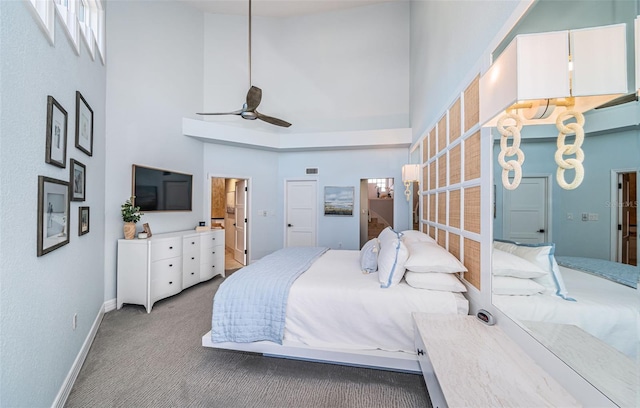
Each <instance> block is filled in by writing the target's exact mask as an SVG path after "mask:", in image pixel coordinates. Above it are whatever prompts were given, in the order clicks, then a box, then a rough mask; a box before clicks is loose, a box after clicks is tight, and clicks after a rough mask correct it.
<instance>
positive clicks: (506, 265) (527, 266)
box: [492, 248, 549, 279]
mask: <svg viewBox="0 0 640 408" xmlns="http://www.w3.org/2000/svg"><path fill="white" fill-rule="evenodd" d="M492 271H493V276H512V277H514V278H525V279H526V278H539V277H541V276H544V275H546V274H548V273H549V272H547V271H545V270H544V269H542V268H541V267H539V266H538V265H536V264H533V263H531V262H529V261H527V260H526V259H524V258H520V257H519V256H518V255H514V254H510V253H509V252H504V251H501V250H499V249H496V248H494V249H493V256H492Z"/></svg>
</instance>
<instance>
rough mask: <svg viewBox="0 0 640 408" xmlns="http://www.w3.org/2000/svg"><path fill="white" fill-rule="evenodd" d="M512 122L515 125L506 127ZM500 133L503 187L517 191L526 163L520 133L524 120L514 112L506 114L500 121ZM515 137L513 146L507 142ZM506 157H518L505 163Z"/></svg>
mask: <svg viewBox="0 0 640 408" xmlns="http://www.w3.org/2000/svg"><path fill="white" fill-rule="evenodd" d="M507 120H512V121H513V122H514V123H513V124H510V125H508V126H507V127H505V122H506V121H507ZM497 127H498V132H500V134H501V135H502V137H500V153H499V154H498V163H499V164H500V166H501V167H502V185H503V186H504V188H506V189H507V190H515V189H516V188H517V187H518V186H519V185H520V181H522V163H524V153H523V152H522V150H520V131H521V130H522V120H521V119H520V117H519V116H518V115H517V114H515V113H513V112H506V113H505V114H504V115H502V116H501V117H500V119H498V123H497ZM510 137H513V143H512V144H511V146H508V145H507V141H508V139H509V138H510ZM505 156H516V160H514V159H511V160H508V161H505ZM510 171H513V181H511V182H510V181H509V172H510Z"/></svg>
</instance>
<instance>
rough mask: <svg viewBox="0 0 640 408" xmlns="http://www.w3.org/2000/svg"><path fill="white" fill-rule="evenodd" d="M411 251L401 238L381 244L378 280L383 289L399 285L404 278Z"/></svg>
mask: <svg viewBox="0 0 640 408" xmlns="http://www.w3.org/2000/svg"><path fill="white" fill-rule="evenodd" d="M408 257H409V251H408V250H407V247H406V245H405V244H403V243H402V240H400V239H399V238H396V239H393V240H386V241H381V242H380V253H379V254H378V280H379V281H380V287H381V288H388V287H391V286H394V285H397V284H398V283H400V281H401V280H402V276H404V272H405V267H404V264H405V262H406V261H407V258H408Z"/></svg>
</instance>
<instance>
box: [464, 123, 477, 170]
mask: <svg viewBox="0 0 640 408" xmlns="http://www.w3.org/2000/svg"><path fill="white" fill-rule="evenodd" d="M480 153H481V151H480V131H477V132H476V133H474V134H473V135H471V136H469V138H468V139H467V140H465V141H464V179H465V181H468V180H473V179H477V178H480V160H481V155H480Z"/></svg>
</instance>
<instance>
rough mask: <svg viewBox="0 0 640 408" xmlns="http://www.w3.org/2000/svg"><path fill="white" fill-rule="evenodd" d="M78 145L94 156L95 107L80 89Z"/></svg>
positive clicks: (78, 94)
mask: <svg viewBox="0 0 640 408" xmlns="http://www.w3.org/2000/svg"><path fill="white" fill-rule="evenodd" d="M76 147H77V148H78V149H79V150H80V151H82V152H84V153H85V154H87V155H88V156H93V109H91V106H89V104H88V103H87V101H86V100H85V99H84V97H83V96H82V94H81V93H80V91H76Z"/></svg>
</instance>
